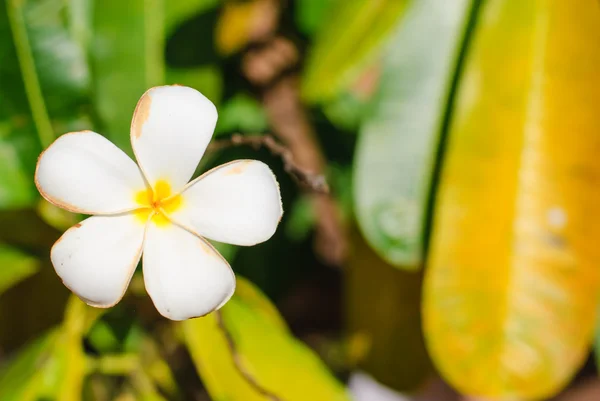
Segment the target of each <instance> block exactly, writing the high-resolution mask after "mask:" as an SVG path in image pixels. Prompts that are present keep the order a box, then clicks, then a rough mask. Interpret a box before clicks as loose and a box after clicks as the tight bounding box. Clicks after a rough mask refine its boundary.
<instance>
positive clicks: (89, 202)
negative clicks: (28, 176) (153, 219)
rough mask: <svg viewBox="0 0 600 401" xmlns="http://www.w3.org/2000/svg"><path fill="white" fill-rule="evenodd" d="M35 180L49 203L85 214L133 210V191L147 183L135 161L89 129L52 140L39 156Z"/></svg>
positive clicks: (134, 203) (135, 204)
mask: <svg viewBox="0 0 600 401" xmlns="http://www.w3.org/2000/svg"><path fill="white" fill-rule="evenodd" d="M35 183H36V185H37V187H38V190H39V191H40V193H41V194H42V196H43V197H44V198H46V199H47V200H48V201H49V202H50V203H53V204H55V205H57V206H60V207H62V208H63V209H67V210H69V211H72V212H77V213H85V214H114V213H121V212H124V211H128V210H133V209H134V208H136V207H138V205H137V203H136V202H135V199H134V196H133V195H134V193H135V191H139V190H143V189H144V188H145V187H146V184H145V183H144V179H143V176H142V174H141V172H140V170H139V168H138V166H137V165H136V164H135V162H134V161H133V160H131V158H129V156H127V155H126V154H125V153H124V152H123V151H122V150H121V149H119V148H118V147H116V146H115V145H113V143H112V142H110V141H109V140H108V139H106V138H104V137H103V136H101V135H99V134H97V133H95V132H91V131H82V132H73V133H70V134H65V135H62V136H61V137H59V138H58V139H57V140H56V141H54V143H53V144H52V145H50V147H49V148H48V149H46V151H44V152H43V153H42V154H41V155H40V157H39V159H38V164H37V167H36V173H35Z"/></svg>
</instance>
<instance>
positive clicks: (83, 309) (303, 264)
mask: <svg viewBox="0 0 600 401" xmlns="http://www.w3.org/2000/svg"><path fill="white" fill-rule="evenodd" d="M598 71H600V2H598V1H597V0H578V1H572V2H570V1H565V0H120V1H116V0H0V400H1V401H12V400H18V401H20V400H38V401H41V400H61V401H62V400H65V401H68V400H100V401H102V400H198V401H205V400H213V401H262V400H271V401H273V400H279V401H330V400H332V401H347V400H355V401H388V400H421V401H424V400H432V401H445V400H448V401H451V400H471V401H475V400H480V401H483V400H559V401H561V400H565V401H568V400H571V401H576V400H580V401H586V400H587V401H592V400H598V399H600V382H598V380H597V378H596V376H597V369H596V363H595V357H594V350H593V343H594V339H595V336H596V334H595V333H596V310H597V301H598V295H599V294H600V251H599V250H598V249H600V248H599V247H598V240H600V212H599V211H598V205H600V158H599V157H598V155H600V113H598V105H600V74H599V73H598ZM175 83H177V84H181V85H186V86H190V87H193V88H195V89H197V90H199V91H201V92H202V93H203V94H204V95H205V96H207V97H208V98H209V99H210V100H212V101H213V102H214V103H215V105H216V106H217V109H218V112H219V121H218V124H217V128H216V132H215V135H214V141H217V142H218V143H217V144H216V145H215V146H213V147H212V148H209V151H208V152H207V154H206V155H205V157H204V158H203V160H202V161H201V163H200V166H199V167H198V170H197V173H201V172H203V171H205V170H207V169H208V168H210V167H212V166H215V165H218V164H221V163H223V162H227V161H230V160H234V159H238V158H252V159H260V160H263V161H264V162H266V163H267V164H268V165H269V166H270V167H271V168H272V169H273V170H274V171H275V174H276V175H277V177H278V180H279V182H280V184H281V193H282V198H283V205H284V210H285V214H284V218H283V220H282V222H281V224H280V226H279V228H278V231H277V233H276V234H275V236H274V237H273V238H272V239H271V240H269V241H268V242H266V243H264V244H261V245H259V246H255V247H250V248H237V247H233V246H226V245H223V244H215V245H216V246H217V247H218V249H219V250H220V251H221V252H222V253H223V255H224V256H225V258H226V259H227V260H228V261H229V262H230V263H231V265H232V267H233V269H234V270H235V272H236V274H237V275H238V289H237V291H236V294H235V296H234V297H233V298H232V300H231V301H230V302H229V303H228V304H227V305H226V306H225V307H223V308H222V310H221V312H220V313H219V314H216V313H213V314H211V315H209V316H207V317H203V318H199V319H193V320H190V321H186V322H182V323H174V322H170V321H167V320H165V319H164V318H162V317H160V315H158V313H157V312H156V310H155V309H154V307H153V305H152V303H151V301H150V299H149V298H148V296H147V295H146V294H145V290H144V286H143V279H142V277H141V271H139V272H137V273H136V275H135V276H134V279H133V281H132V284H131V287H130V289H129V290H128V292H127V294H126V296H125V298H124V299H123V301H121V303H120V304H119V305H117V306H116V307H114V308H111V309H109V310H98V309H94V308H91V307H88V306H86V305H85V304H83V303H82V302H81V301H79V300H78V299H77V298H76V297H74V296H73V295H70V293H69V291H68V290H67V289H66V288H65V287H64V286H63V285H62V283H61V282H60V279H59V278H58V277H57V276H56V274H55V273H54V269H53V268H52V266H51V264H50V260H49V253H50V247H51V246H52V244H53V243H54V241H56V239H58V237H59V236H60V235H61V233H62V232H63V231H64V230H66V229H67V228H68V227H70V226H71V225H73V224H76V223H77V222H78V221H79V220H81V219H83V218H84V216H77V215H73V214H70V213H67V212H65V211H62V210H60V209H57V208H56V207H54V206H52V205H50V204H49V203H47V202H46V201H44V200H43V199H42V198H41V197H40V195H39V194H38V192H37V190H36V188H35V185H34V182H33V174H34V170H35V165H36V160H37V157H38V155H39V154H40V152H41V151H42V150H43V149H44V148H46V147H47V146H49V145H50V144H51V143H52V141H53V140H54V139H56V138H57V137H58V136H59V135H62V134H63V133H67V132H71V131H78V130H85V129H89V130H93V131H96V132H99V133H101V134H102V135H105V136H106V137H107V138H109V139H110V140H111V141H113V142H114V143H116V144H117V145H118V146H119V147H120V148H121V149H123V150H124V151H125V152H126V153H128V154H129V155H130V156H131V155H132V151H131V145H130V143H129V126H130V122H131V116H132V114H133V110H134V108H135V105H136V103H137V100H138V99H139V98H140V96H141V95H142V94H143V93H144V92H145V91H146V90H147V89H148V88H150V87H153V86H157V85H163V84H175ZM234 134H241V135H242V136H246V137H249V136H256V137H258V136H261V135H266V134H268V135H271V136H273V137H274V138H275V140H276V141H277V142H279V143H281V144H282V145H283V146H285V147H286V148H287V149H288V150H289V152H290V154H291V155H292V157H293V160H294V163H295V165H297V166H299V167H300V168H302V169H303V170H306V171H309V172H311V173H312V174H314V175H317V176H318V175H323V176H324V177H326V179H327V182H328V185H329V187H330V193H329V194H323V193H319V192H318V191H315V190H314V188H311V187H310V185H308V186H307V185H304V184H303V183H298V182H296V181H295V180H294V179H293V178H294V177H293V176H292V175H290V174H288V173H289V172H288V171H287V170H288V167H289V166H288V165H287V164H286V160H285V158H282V157H281V156H280V155H277V154H272V153H271V152H270V151H269V149H267V148H264V147H252V146H244V145H239V146H238V145H233V144H232V143H231V141H230V138H231V136H232V135H234ZM598 341H599V343H600V337H599V340H598ZM377 383H379V384H377ZM382 386H385V387H387V389H384V388H383V387H382Z"/></svg>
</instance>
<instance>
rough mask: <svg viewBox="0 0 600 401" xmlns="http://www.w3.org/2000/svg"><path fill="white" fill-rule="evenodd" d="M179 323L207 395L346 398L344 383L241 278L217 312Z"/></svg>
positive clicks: (243, 400)
mask: <svg viewBox="0 0 600 401" xmlns="http://www.w3.org/2000/svg"><path fill="white" fill-rule="evenodd" d="M182 325H183V332H184V338H185V342H186V344H187V346H188V348H189V350H190V352H191V354H192V359H193V360H194V363H195V365H196V369H197V370H198V373H199V374H200V375H201V376H202V380H203V382H204V383H205V384H206V386H207V388H208V390H209V393H210V395H211V397H212V398H213V399H216V400H228V401H272V400H273V399H281V400H285V401H306V400H323V401H349V398H348V396H347V395H346V392H345V389H344V387H343V386H342V385H341V384H340V383H338V382H337V381H336V380H335V378H333V376H331V374H330V373H329V372H328V371H327V369H326V368H325V366H324V365H323V363H322V362H321V361H320V360H319V359H318V357H317V356H316V355H315V354H314V353H313V352H312V351H311V350H310V349H308V348H307V347H306V346H305V345H303V344H302V343H301V342H299V341H298V340H296V339H295V338H293V337H292V335H291V334H290V333H289V331H288V330H287V328H286V327H285V325H284V323H283V320H282V319H281V317H280V316H279V314H278V313H277V311H276V310H275V308H274V307H273V306H272V305H271V304H270V302H269V301H268V300H267V298H266V297H265V296H264V295H262V294H261V293H260V292H259V291H258V290H257V289H256V288H254V287H253V286H252V285H251V284H250V283H248V282H247V281H245V280H243V279H240V278H238V287H237V290H236V294H235V295H234V296H233V298H232V299H231V300H230V301H229V302H228V303H227V304H226V305H225V306H224V307H223V308H222V309H221V310H220V311H219V312H215V313H212V314H210V315H208V316H206V317H203V318H199V319H193V320H188V321H185V322H183V323H182ZM275 397H276V398H275Z"/></svg>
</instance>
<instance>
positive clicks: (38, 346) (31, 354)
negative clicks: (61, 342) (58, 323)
mask: <svg viewBox="0 0 600 401" xmlns="http://www.w3.org/2000/svg"><path fill="white" fill-rule="evenodd" d="M56 337H57V330H56V329H54V330H51V331H49V332H48V333H46V334H43V335H42V336H40V337H38V338H36V339H35V340H33V341H32V342H30V343H29V344H28V345H26V346H25V348H24V349H23V350H21V351H20V352H19V354H18V355H17V356H16V357H15V358H14V359H13V360H11V361H10V362H9V364H8V365H7V366H6V367H5V368H4V369H2V371H0V399H1V400H2V401H27V400H34V399H36V397H35V396H36V390H37V388H38V386H39V385H40V381H41V379H42V375H41V374H40V367H41V366H44V365H45V364H46V363H47V361H48V359H49V358H50V354H51V351H50V350H51V347H52V346H53V344H54V342H55V341H56Z"/></svg>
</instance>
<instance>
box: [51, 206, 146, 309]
mask: <svg viewBox="0 0 600 401" xmlns="http://www.w3.org/2000/svg"><path fill="white" fill-rule="evenodd" d="M136 219H137V217H136V216H135V215H134V214H132V213H126V214H123V215H118V216H93V217H90V218H88V219H86V220H84V221H82V222H81V223H79V224H76V225H75V226H73V227H71V228H70V229H68V230H67V231H66V232H65V233H64V234H63V236H62V237H61V238H60V239H59V240H58V241H56V243H55V244H54V246H53V247H52V251H51V252H50V259H51V260H52V265H53V266H54V269H55V270H56V273H57V274H58V276H59V277H60V278H61V279H62V280H63V283H64V284H65V285H66V286H67V288H69V289H70V290H71V291H73V292H74V293H75V294H76V295H77V296H78V297H80V298H81V299H82V300H83V301H84V302H86V303H87V304H89V305H92V306H96V307H103V308H106V307H110V306H113V305H115V304H117V303H118V302H119V301H120V300H121V298H122V297H123V294H124V293H125V290H126V289H127V286H128V285H129V281H130V280H131V277H132V275H133V272H134V271H135V268H136V266H137V264H138V262H139V260H140V256H141V254H142V248H143V241H144V229H145V225H144V224H143V223H141V222H139V221H137V220H136Z"/></svg>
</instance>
